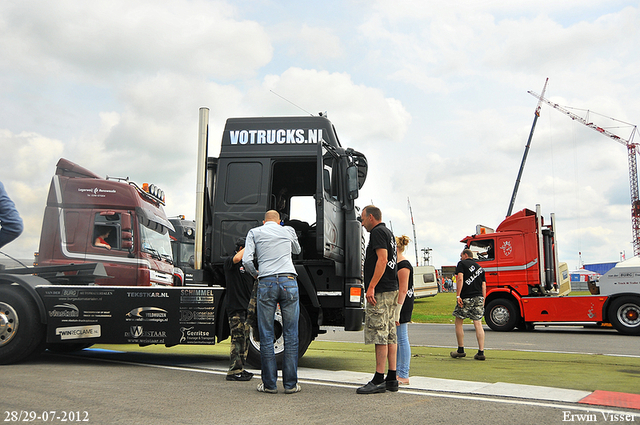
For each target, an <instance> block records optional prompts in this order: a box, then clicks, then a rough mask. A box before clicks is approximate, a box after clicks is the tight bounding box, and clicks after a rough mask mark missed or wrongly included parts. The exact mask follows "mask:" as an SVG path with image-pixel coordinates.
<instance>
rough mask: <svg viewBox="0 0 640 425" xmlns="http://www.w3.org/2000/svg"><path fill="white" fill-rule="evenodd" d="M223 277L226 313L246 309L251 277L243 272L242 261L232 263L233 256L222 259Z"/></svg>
mask: <svg viewBox="0 0 640 425" xmlns="http://www.w3.org/2000/svg"><path fill="white" fill-rule="evenodd" d="M224 277H225V280H226V282H227V314H231V313H233V312H234V311H238V310H246V309H247V306H248V305H249V300H250V299H251V291H252V290H253V282H254V279H253V277H252V276H251V275H250V274H249V273H248V272H245V270H244V267H242V261H240V262H239V263H236V264H234V263H233V257H227V258H225V259H224Z"/></svg>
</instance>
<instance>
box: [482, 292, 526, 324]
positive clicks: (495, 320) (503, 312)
mask: <svg viewBox="0 0 640 425" xmlns="http://www.w3.org/2000/svg"><path fill="white" fill-rule="evenodd" d="M519 319H520V315H519V314H518V309H517V308H516V306H515V305H514V304H513V302H512V301H510V300H508V299H506V298H497V299H495V300H492V301H491V302H489V304H488V305H487V306H486V308H485V311H484V320H485V321H486V322H487V325H488V326H489V327H490V328H491V329H493V330H494V331H502V332H506V331H511V330H513V328H515V327H516V323H518V320H519Z"/></svg>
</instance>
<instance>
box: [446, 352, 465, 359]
mask: <svg viewBox="0 0 640 425" xmlns="http://www.w3.org/2000/svg"><path fill="white" fill-rule="evenodd" d="M449 354H450V355H451V357H453V358H454V359H458V358H460V357H466V355H467V353H458V352H457V351H452V352H450V353H449Z"/></svg>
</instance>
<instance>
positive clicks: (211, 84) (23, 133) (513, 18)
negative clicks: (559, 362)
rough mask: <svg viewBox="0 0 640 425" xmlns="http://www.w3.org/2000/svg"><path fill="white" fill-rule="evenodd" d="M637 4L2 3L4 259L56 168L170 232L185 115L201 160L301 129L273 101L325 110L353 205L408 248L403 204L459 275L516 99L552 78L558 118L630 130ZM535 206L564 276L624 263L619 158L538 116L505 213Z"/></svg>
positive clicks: (499, 207)
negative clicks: (239, 131)
mask: <svg viewBox="0 0 640 425" xmlns="http://www.w3.org/2000/svg"><path fill="white" fill-rule="evenodd" d="M639 6H640V3H639V2H637V1H635V2H632V1H610V0H609V1H599V0H593V1H577V0H576V1H573V0H569V1H562V2H557V1H555V0H554V1H551V0H542V1H537V2H531V1H512V2H504V1H483V2H478V1H455V0H453V1H451V0H450V1H446V2H445V1H408V0H404V1H403V0H399V1H398V0H396V1H387V0H379V1H359V0H354V1H322V2H319V1H309V2H298V1H264V0H246V1H233V2H225V1H208V0H200V1H191V0H174V1H158V0H156V1H137V2H128V1H124V0H111V1H101V0H95V1H91V2H84V1H64V0H62V1H56V2H45V1H31V0H23V1H20V2H16V1H5V2H1V3H0V50H1V51H2V52H3V55H1V56H0V152H2V159H3V165H2V168H1V169H0V180H1V181H2V182H3V183H4V184H5V186H6V188H7V190H8V191H9V193H10V195H11V197H12V198H13V199H14V201H15V202H16V204H17V206H18V208H19V210H20V212H21V214H22V216H23V218H24V220H25V224H26V231H25V234H24V235H23V236H21V238H20V239H18V240H17V241H15V242H13V243H12V244H10V245H8V246H7V247H5V248H4V251H5V252H7V253H8V254H10V255H13V256H18V257H20V258H31V256H32V254H33V252H34V251H36V250H37V248H38V240H39V234H40V227H41V222H42V213H43V211H44V203H45V197H46V193H47V190H48V185H49V181H50V179H51V176H52V174H53V172H54V171H55V163H56V162H57V160H58V159H59V158H60V157H64V158H67V159H69V160H71V161H73V162H76V163H78V164H80V165H82V166H84V167H86V168H88V169H90V170H92V171H94V172H96V173H97V174H100V175H104V176H106V175H111V176H128V177H130V178H131V179H133V180H134V181H137V182H143V181H149V182H154V183H156V184H157V185H159V186H160V187H162V188H163V189H164V190H165V192H166V193H167V206H166V208H165V209H166V211H167V213H168V214H169V215H177V214H185V215H186V216H187V217H188V218H193V217H194V216H195V212H194V209H195V195H194V192H195V177H194V174H195V146H196V135H197V119H198V108H199V107H200V106H208V107H209V108H211V117H210V128H211V130H210V135H211V136H210V137H211V140H210V142H211V144H212V148H210V150H209V151H210V153H212V152H213V153H215V152H216V148H215V147H214V146H215V145H216V144H217V143H219V139H220V136H221V131H222V128H223V126H224V121H225V120H226V119H227V118H229V117H235V116H251V115H258V116H264V115H267V116H269V115H273V116H275V115H299V114H304V112H303V111H301V110H300V109H298V108H296V107H295V106H293V105H292V104H291V103H289V102H286V101H284V100H282V99H281V98H280V97H278V96H276V95H274V94H273V93H272V92H275V93H277V94H278V95H280V96H282V97H285V98H286V99H288V100H289V101H291V102H293V103H295V104H296V105H299V106H300V107H301V108H303V109H304V110H306V111H310V112H312V113H317V112H320V111H322V112H324V111H327V112H328V114H329V118H330V119H331V120H332V122H333V123H334V125H335V127H336V130H337V132H338V135H339V137H340V139H341V141H342V143H343V145H346V146H349V147H353V148H354V149H356V150H359V151H361V152H363V153H364V154H365V155H367V157H368V159H369V165H370V169H369V176H368V180H367V182H366V184H365V187H364V188H363V190H362V191H361V198H360V200H359V206H361V207H362V206H365V205H366V204H368V203H370V202H371V201H373V203H375V204H376V205H377V206H379V207H380V208H381V209H382V211H383V218H384V220H385V221H387V222H389V221H390V222H391V224H392V227H393V230H394V232H395V233H396V234H402V233H404V234H407V235H409V236H410V237H412V238H413V232H412V228H411V220H410V217H409V210H408V208H407V198H410V200H411V204H412V208H413V214H414V220H415V224H416V232H417V239H418V241H417V242H418V247H419V249H422V248H424V247H429V248H431V249H432V250H433V251H432V262H431V264H433V265H436V266H441V265H450V264H455V262H456V261H457V259H458V254H459V252H460V249H461V244H460V243H459V241H460V239H462V238H463V237H464V236H467V235H469V234H471V233H473V232H474V230H475V225H476V224H479V223H482V224H485V225H488V226H490V227H494V228H495V227H497V225H498V224H499V222H500V221H501V220H502V219H503V218H504V216H505V214H506V211H507V208H508V204H509V200H510V197H511V192H512V190H513V186H514V183H515V178H516V175H517V172H518V168H519V166H520V161H521V158H522V153H523V150H524V145H525V143H526V141H527V137H528V135H529V130H530V128H531V124H532V121H533V112H534V110H535V107H536V103H537V101H536V99H535V98H533V97H532V96H530V95H529V94H527V91H528V90H533V91H536V92H540V91H541V90H542V86H543V84H544V81H545V79H546V78H547V77H548V78H549V86H548V88H547V97H548V98H550V99H552V100H553V101H555V102H557V103H559V104H561V105H565V106H573V107H578V108H584V109H591V110H593V111H596V112H599V113H602V114H604V115H606V116H610V117H614V118H617V119H620V120H623V121H626V122H630V123H635V124H637V123H638V122H639V121H640V86H639V80H638V71H637V70H638V69H640V67H639V66H638V65H639V63H638V62H639V57H638V55H637V51H638V46H640V34H639V32H638V31H639V30H638V28H639V27H640V25H639V24H640V13H639V10H638V9H639ZM597 123H598V124H600V122H597ZM610 124H611V123H609V122H608V121H607V120H606V119H603V122H602V125H603V126H604V125H610ZM612 131H614V132H615V133H617V134H619V135H620V136H622V137H628V136H629V134H630V130H629V129H626V128H620V129H615V130H612ZM635 141H636V142H637V141H638V140H635ZM536 204H541V206H542V210H543V214H544V216H545V217H546V218H548V216H549V213H550V212H554V213H555V214H556V220H557V222H558V229H557V230H558V234H557V240H558V247H559V252H560V259H561V260H562V261H566V262H567V263H569V267H570V268H571V269H573V268H576V267H577V265H578V262H579V260H580V258H581V259H582V261H583V262H586V263H593V262H604V261H616V260H618V259H619V258H620V252H625V253H626V255H627V257H630V256H631V255H632V253H633V252H632V245H631V220H630V205H629V179H628V167H627V151H626V149H625V147H624V146H622V145H619V144H617V143H615V142H614V141H613V140H611V139H608V138H606V137H604V136H602V135H600V134H598V133H596V132H594V131H593V130H590V129H588V128H586V127H584V126H581V125H580V124H577V123H575V122H573V121H571V120H570V119H568V118H567V117H565V116H563V115H562V114H560V113H558V112H557V111H555V110H552V109H550V108H549V107H546V106H543V108H542V116H541V117H540V119H539V121H538V125H537V128H536V132H535V134H534V137H533V141H532V147H531V151H530V153H529V157H528V160H527V164H526V168H525V171H524V175H523V179H522V182H521V184H520V189H519V192H518V197H517V199H516V206H515V210H520V209H522V208H525V207H526V208H530V209H535V205H536ZM411 247H413V244H412V245H411ZM579 252H581V253H582V255H581V257H580V256H579V254H578V253H579ZM408 254H409V255H408V257H409V258H412V259H413V258H414V254H413V251H411V252H409V253H408Z"/></svg>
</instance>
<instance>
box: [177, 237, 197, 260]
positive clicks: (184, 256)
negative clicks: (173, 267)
mask: <svg viewBox="0 0 640 425" xmlns="http://www.w3.org/2000/svg"><path fill="white" fill-rule="evenodd" d="M194 247H195V245H194V244H193V243H189V242H180V248H179V250H178V252H179V253H180V258H175V257H176V253H175V252H174V253H173V255H174V261H175V262H176V264H189V258H191V257H193V252H194Z"/></svg>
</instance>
